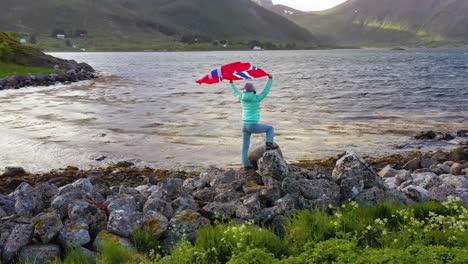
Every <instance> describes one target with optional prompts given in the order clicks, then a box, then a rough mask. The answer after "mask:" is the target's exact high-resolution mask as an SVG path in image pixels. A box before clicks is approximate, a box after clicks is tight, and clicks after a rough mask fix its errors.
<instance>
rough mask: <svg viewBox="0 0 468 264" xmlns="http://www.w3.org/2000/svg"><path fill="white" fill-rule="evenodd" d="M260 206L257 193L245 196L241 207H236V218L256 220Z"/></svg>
mask: <svg viewBox="0 0 468 264" xmlns="http://www.w3.org/2000/svg"><path fill="white" fill-rule="evenodd" d="M261 210H262V205H261V202H260V198H259V195H258V193H255V194H252V195H247V196H245V197H244V201H243V202H242V204H241V205H239V206H237V207H236V216H237V217H238V218H240V219H244V220H251V219H258V217H259V216H260V211H261Z"/></svg>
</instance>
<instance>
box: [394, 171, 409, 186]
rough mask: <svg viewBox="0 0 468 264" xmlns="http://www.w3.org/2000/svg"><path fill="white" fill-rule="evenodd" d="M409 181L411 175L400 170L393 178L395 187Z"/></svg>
mask: <svg viewBox="0 0 468 264" xmlns="http://www.w3.org/2000/svg"><path fill="white" fill-rule="evenodd" d="M409 179H411V173H410V172H409V171H407V170H401V171H399V172H398V174H397V175H396V176H395V185H397V186H400V185H401V184H402V183H403V182H405V181H407V180H409Z"/></svg>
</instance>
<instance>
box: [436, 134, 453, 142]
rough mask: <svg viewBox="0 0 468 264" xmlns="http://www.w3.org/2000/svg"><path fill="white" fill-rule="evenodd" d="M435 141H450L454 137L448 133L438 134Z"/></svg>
mask: <svg viewBox="0 0 468 264" xmlns="http://www.w3.org/2000/svg"><path fill="white" fill-rule="evenodd" d="M436 139H437V140H445V141H450V140H452V139H455V137H454V136H453V135H452V134H450V133H440V134H438V135H437V137H436Z"/></svg>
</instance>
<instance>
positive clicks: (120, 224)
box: [107, 210, 143, 237]
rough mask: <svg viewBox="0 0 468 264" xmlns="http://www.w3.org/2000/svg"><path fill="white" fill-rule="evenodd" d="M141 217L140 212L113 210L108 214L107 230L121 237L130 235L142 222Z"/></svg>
mask: <svg viewBox="0 0 468 264" xmlns="http://www.w3.org/2000/svg"><path fill="white" fill-rule="evenodd" d="M142 218H143V214H142V213H140V212H136V211H124V210H117V211H114V212H112V213H111V214H110V215H109V221H108V222H107V230H109V231H110V232H112V233H114V234H116V235H118V236H121V237H130V236H131V235H132V234H133V233H134V232H135V231H136V230H137V229H139V228H140V227H141V225H142V224H143V222H142Z"/></svg>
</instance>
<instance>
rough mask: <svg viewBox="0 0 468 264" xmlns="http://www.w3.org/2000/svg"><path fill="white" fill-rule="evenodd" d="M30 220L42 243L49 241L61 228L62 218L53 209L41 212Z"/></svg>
mask: <svg viewBox="0 0 468 264" xmlns="http://www.w3.org/2000/svg"><path fill="white" fill-rule="evenodd" d="M31 222H32V224H33V225H34V229H35V230H36V233H37V234H38V235H39V236H40V238H41V242H42V243H44V244H47V243H49V242H50V241H51V240H52V239H53V238H54V237H55V236H56V235H57V234H58V233H59V232H60V230H62V228H63V224H62V219H60V215H59V214H58V213H57V212H55V211H51V212H44V213H41V214H39V215H37V216H35V217H34V218H33V219H32V220H31Z"/></svg>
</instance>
